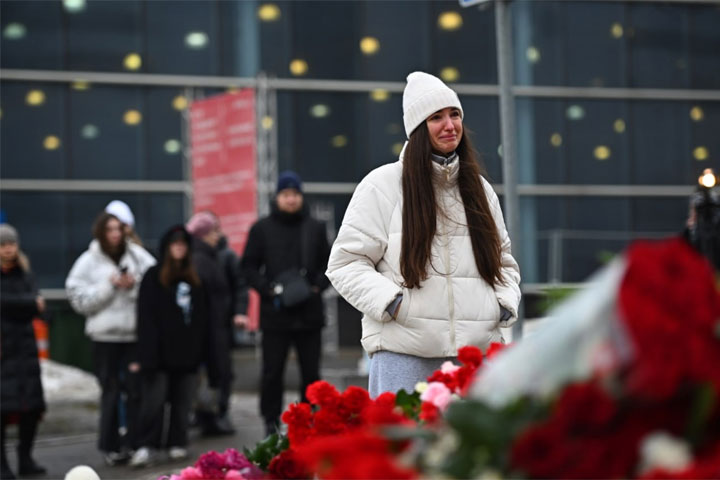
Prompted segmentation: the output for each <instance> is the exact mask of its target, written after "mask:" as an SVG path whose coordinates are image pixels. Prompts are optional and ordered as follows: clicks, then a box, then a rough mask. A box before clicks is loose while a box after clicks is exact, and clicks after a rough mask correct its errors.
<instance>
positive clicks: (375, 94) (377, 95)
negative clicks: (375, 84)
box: [370, 88, 390, 102]
mask: <svg viewBox="0 0 720 480" xmlns="http://www.w3.org/2000/svg"><path fill="white" fill-rule="evenodd" d="M370 98H372V99H373V100H374V101H376V102H385V101H387V99H389V98H390V92H388V91H387V90H385V89H384V88H376V89H375V90H373V91H372V92H370Z"/></svg>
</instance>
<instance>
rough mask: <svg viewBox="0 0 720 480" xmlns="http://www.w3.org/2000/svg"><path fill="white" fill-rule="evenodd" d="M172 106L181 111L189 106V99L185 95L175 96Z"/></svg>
mask: <svg viewBox="0 0 720 480" xmlns="http://www.w3.org/2000/svg"><path fill="white" fill-rule="evenodd" d="M172 106H173V108H174V109H175V110H177V111H179V112H181V111H183V110H185V109H186V108H187V107H188V99H187V98H185V96H184V95H178V96H177V97H175V98H173V100H172Z"/></svg>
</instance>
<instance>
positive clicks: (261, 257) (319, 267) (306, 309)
mask: <svg viewBox="0 0 720 480" xmlns="http://www.w3.org/2000/svg"><path fill="white" fill-rule="evenodd" d="M326 232H327V231H326V227H325V225H324V224H323V223H321V222H319V221H317V220H314V219H313V218H311V217H310V215H309V213H308V209H307V206H306V205H305V203H304V201H303V194H302V181H301V179H300V177H299V176H298V174H297V173H295V172H292V171H286V172H282V173H281V174H280V175H279V178H278V184H277V194H276V196H275V201H274V202H273V204H272V212H271V214H270V215H269V216H267V217H264V218H262V219H260V220H258V221H257V222H256V223H255V224H254V225H253V226H252V228H251V229H250V233H249V235H248V240H247V244H246V246H245V252H244V254H243V257H242V261H241V266H242V271H243V274H244V275H245V277H246V279H247V282H248V284H249V285H250V286H251V287H252V288H254V289H255V290H257V291H258V292H259V293H260V297H261V302H260V330H261V331H262V375H261V387H260V414H261V415H262V416H263V418H264V420H265V430H266V433H267V434H268V435H269V434H272V433H274V432H275V431H276V430H277V428H278V427H279V418H280V413H281V412H282V407H283V390H284V385H283V377H284V373H285V363H286V360H287V355H288V352H289V350H290V347H291V346H294V348H295V351H296V353H297V357H298V362H299V364H300V375H301V379H302V380H301V388H302V390H301V393H302V400H303V401H306V397H305V390H306V388H307V386H308V385H310V384H311V383H312V382H314V381H316V380H318V379H319V378H320V353H321V347H322V345H321V330H322V327H323V326H324V324H325V318H324V313H323V301H322V296H321V293H322V291H323V290H325V288H327V287H328V285H329V284H330V282H329V280H328V279H327V277H326V276H325V270H326V268H327V261H328V256H329V254H330V246H329V245H328V239H327V233H326Z"/></svg>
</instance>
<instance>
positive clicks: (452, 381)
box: [427, 367, 462, 392]
mask: <svg viewBox="0 0 720 480" xmlns="http://www.w3.org/2000/svg"><path fill="white" fill-rule="evenodd" d="M461 368H462V367H461ZM458 371H459V370H456V371H455V372H453V373H443V372H442V371H441V370H435V371H434V372H433V374H432V375H430V376H429V377H428V378H427V383H432V382H440V383H443V384H445V386H446V387H447V388H448V390H450V391H451V392H455V391H456V390H457V388H458V380H457V376H456V373H457V372H458Z"/></svg>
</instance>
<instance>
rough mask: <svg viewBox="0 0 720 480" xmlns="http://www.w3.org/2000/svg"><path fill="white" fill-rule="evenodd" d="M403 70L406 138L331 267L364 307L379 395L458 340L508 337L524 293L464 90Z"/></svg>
mask: <svg viewBox="0 0 720 480" xmlns="http://www.w3.org/2000/svg"><path fill="white" fill-rule="evenodd" d="M407 80H408V83H407V86H406V87H405V92H404V94H403V111H404V123H405V131H406V133H407V136H408V142H407V143H406V144H405V147H404V148H403V151H402V153H401V154H400V159H399V160H398V161H397V162H395V163H392V164H388V165H384V166H381V167H379V168H377V169H375V170H373V171H372V172H370V173H369V174H368V175H367V176H366V177H365V178H364V179H363V180H362V181H361V182H360V184H359V185H358V187H357V189H356V190H355V193H354V194H353V198H352V200H351V201H350V205H349V206H348V209H347V211H346V212H345V217H344V219H343V223H342V226H341V228H340V231H339V233H338V237H337V239H336V241H335V243H334V245H333V248H332V252H331V254H330V260H329V262H328V270H327V276H328V278H329V279H330V281H331V282H332V284H333V285H334V286H335V288H336V289H337V291H338V292H339V293H340V294H341V295H342V296H343V297H344V298H345V299H346V300H347V301H348V302H349V303H350V304H351V305H353V306H354V307H355V308H357V309H358V310H360V311H361V312H362V313H363V319H362V325H363V329H362V330H363V331H362V344H363V347H364V348H365V350H366V351H367V352H368V353H369V354H370V356H371V361H370V378H369V383H370V394H371V395H372V396H373V397H375V396H377V395H379V394H380V393H382V392H386V391H393V392H397V391H399V390H400V389H405V390H407V391H408V392H410V391H412V389H413V388H414V386H415V383H416V382H418V381H422V380H425V378H426V377H427V376H429V375H430V374H431V373H432V372H433V371H434V370H436V369H438V368H439V367H440V366H441V364H442V362H444V361H445V360H448V359H453V358H454V357H456V356H457V352H458V349H459V348H461V347H463V346H466V345H476V346H479V347H481V348H483V349H485V348H487V346H488V345H489V344H490V343H492V342H502V341H503V339H502V335H501V333H500V329H499V327H501V326H502V327H505V326H509V325H512V323H513V322H514V321H515V320H516V318H517V309H518V305H519V303H520V288H519V283H520V273H519V269H518V265H517V263H516V262H515V259H514V258H513V257H512V254H511V251H510V239H509V237H508V234H507V231H506V229H505V223H504V221H503V218H502V211H501V210H500V205H499V202H498V199H497V196H496V195H495V192H494V191H493V190H492V187H491V186H490V184H489V183H488V182H487V181H486V180H485V179H484V178H483V177H482V176H481V170H480V167H479V165H478V160H477V157H476V153H475V151H474V149H473V147H472V144H471V143H470V140H469V138H468V137H467V135H466V133H465V132H464V129H463V110H462V106H461V104H460V100H459V99H458V97H457V94H456V93H455V92H454V91H453V90H451V89H450V88H448V87H447V86H446V85H445V84H444V83H443V82H442V81H441V80H440V79H438V78H436V77H434V76H432V75H429V74H426V73H423V72H414V73H411V74H410V75H409V76H408V78H407Z"/></svg>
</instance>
